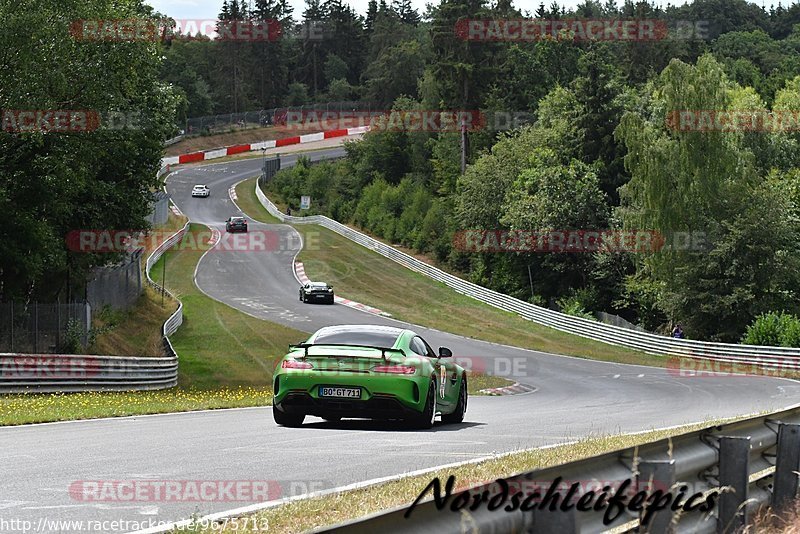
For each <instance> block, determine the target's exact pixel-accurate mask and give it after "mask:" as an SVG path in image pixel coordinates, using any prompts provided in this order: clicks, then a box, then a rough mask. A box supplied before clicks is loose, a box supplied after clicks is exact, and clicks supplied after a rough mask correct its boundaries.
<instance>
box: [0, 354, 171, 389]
mask: <svg viewBox="0 0 800 534" xmlns="http://www.w3.org/2000/svg"><path fill="white" fill-rule="evenodd" d="M177 378H178V360H177V358H175V357H171V358H169V357H168V358H136V357H127V356H87V355H72V354H0V392H3V393H52V392H70V391H107V390H146V389H163V388H169V387H172V386H175V385H176V383H177Z"/></svg>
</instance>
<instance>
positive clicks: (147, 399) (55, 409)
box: [0, 388, 272, 426]
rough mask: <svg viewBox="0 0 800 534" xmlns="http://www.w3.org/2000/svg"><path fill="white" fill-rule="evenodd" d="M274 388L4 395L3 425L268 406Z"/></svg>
mask: <svg viewBox="0 0 800 534" xmlns="http://www.w3.org/2000/svg"><path fill="white" fill-rule="evenodd" d="M271 401H272V389H270V388H222V389H216V390H206V391H201V390H182V389H177V388H173V389H169V390H162V391H119V392H117V391H111V392H96V391H91V392H81V393H53V394H41V395H38V394H33V395H32V394H26V395H3V396H0V425H2V426H7V425H25V424H30V423H45V422H52V421H74V420H77V419H95V418H98V417H122V416H126V415H144V414H154V413H168V412H188V411H193V410H211V409H217V408H241V407H247V406H262V405H268V404H270V402H271Z"/></svg>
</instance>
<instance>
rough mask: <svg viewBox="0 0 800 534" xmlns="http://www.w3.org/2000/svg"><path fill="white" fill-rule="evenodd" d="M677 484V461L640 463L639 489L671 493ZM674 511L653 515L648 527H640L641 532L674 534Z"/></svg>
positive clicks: (664, 511)
mask: <svg viewBox="0 0 800 534" xmlns="http://www.w3.org/2000/svg"><path fill="white" fill-rule="evenodd" d="M674 484H675V460H643V461H641V462H640V463H639V479H638V486H637V487H638V488H639V489H642V488H650V489H651V490H655V489H660V490H661V491H663V492H664V493H667V492H668V491H670V488H672V486H673V485H674ZM671 523H672V511H671V510H670V509H669V507H667V508H666V509H664V510H660V511H658V512H656V513H655V514H653V516H652V517H651V518H650V520H649V521H648V523H647V525H640V526H641V529H640V532H657V533H659V534H662V533H670V532H672V531H673V530H672V527H671Z"/></svg>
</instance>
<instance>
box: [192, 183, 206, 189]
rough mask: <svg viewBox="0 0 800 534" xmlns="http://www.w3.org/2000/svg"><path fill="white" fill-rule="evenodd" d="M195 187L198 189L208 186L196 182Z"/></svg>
mask: <svg viewBox="0 0 800 534" xmlns="http://www.w3.org/2000/svg"><path fill="white" fill-rule="evenodd" d="M194 187H195V189H197V188H198V187H206V186H205V185H204V184H195V186H194Z"/></svg>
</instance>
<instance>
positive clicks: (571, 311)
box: [556, 296, 596, 320]
mask: <svg viewBox="0 0 800 534" xmlns="http://www.w3.org/2000/svg"><path fill="white" fill-rule="evenodd" d="M556 305H557V306H558V307H559V309H560V310H561V313H566V314H567V315H574V316H575V317H583V318H584V319H592V320H596V319H595V316H594V315H593V314H592V313H591V312H588V311H586V310H585V309H584V308H583V304H581V301H580V300H578V297H576V296H571V297H562V298H560V299H558V300H557V301H556Z"/></svg>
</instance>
